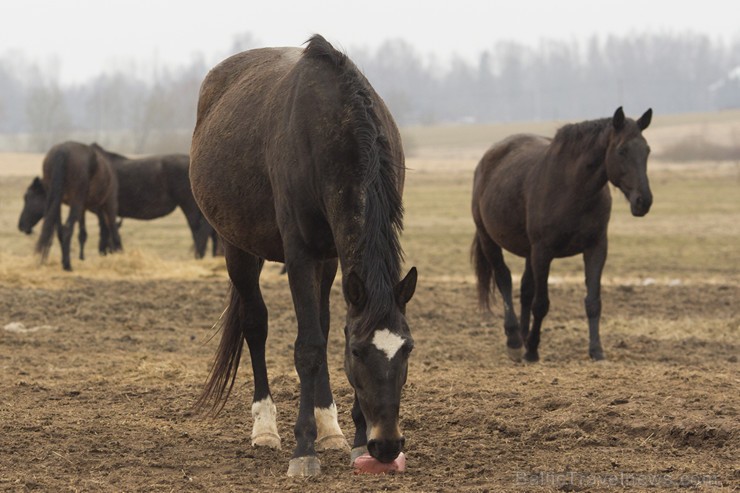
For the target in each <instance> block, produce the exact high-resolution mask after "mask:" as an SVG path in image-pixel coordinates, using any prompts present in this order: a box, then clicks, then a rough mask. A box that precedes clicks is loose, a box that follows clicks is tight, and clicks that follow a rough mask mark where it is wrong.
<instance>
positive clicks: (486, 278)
mask: <svg viewBox="0 0 740 493" xmlns="http://www.w3.org/2000/svg"><path fill="white" fill-rule="evenodd" d="M481 234H486V233H485V232H483V233H481V231H480V230H478V229H476V231H475V237H474V238H473V245H472V247H471V248H470V260H471V261H472V262H473V267H474V269H475V277H476V278H477V279H478V306H480V308H481V310H487V311H491V305H490V300H491V298H492V297H493V294H494V293H495V290H493V289H492V287H493V284H492V283H493V266H492V265H491V264H490V263H489V262H488V259H487V258H486V255H485V253H484V252H483V244H482V239H481V236H480V235H481Z"/></svg>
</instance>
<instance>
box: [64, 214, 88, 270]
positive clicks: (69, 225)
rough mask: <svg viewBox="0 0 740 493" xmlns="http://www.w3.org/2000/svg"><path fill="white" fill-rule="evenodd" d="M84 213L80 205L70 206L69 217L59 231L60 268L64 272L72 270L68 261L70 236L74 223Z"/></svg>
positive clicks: (72, 232)
mask: <svg viewBox="0 0 740 493" xmlns="http://www.w3.org/2000/svg"><path fill="white" fill-rule="evenodd" d="M82 212H84V209H83V208H82V206H80V205H72V206H70V208H69V216H68V217H67V221H66V222H65V223H64V226H62V228H61V231H60V240H61V242H62V267H63V268H64V270H66V271H71V270H72V262H71V261H70V258H69V257H70V243H71V242H72V235H73V234H74V228H75V223H76V222H78V221H79V218H80V214H81V213H82Z"/></svg>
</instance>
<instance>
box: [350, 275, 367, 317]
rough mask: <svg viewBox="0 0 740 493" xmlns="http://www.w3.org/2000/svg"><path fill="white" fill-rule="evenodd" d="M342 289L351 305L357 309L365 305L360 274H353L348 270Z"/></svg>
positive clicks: (365, 297)
mask: <svg viewBox="0 0 740 493" xmlns="http://www.w3.org/2000/svg"><path fill="white" fill-rule="evenodd" d="M344 291H345V296H346V297H347V301H349V303H350V304H351V305H352V306H354V307H355V308H357V309H358V310H362V309H363V308H364V307H365V302H366V301H367V294H366V293H365V283H363V282H362V279H360V276H358V275H357V274H355V272H354V271H353V272H350V273H349V275H348V276H347V282H346V283H345V288H344Z"/></svg>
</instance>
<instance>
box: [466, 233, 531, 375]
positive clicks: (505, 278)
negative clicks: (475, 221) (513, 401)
mask: <svg viewBox="0 0 740 493" xmlns="http://www.w3.org/2000/svg"><path fill="white" fill-rule="evenodd" d="M476 237H477V242H478V243H477V245H475V248H479V249H480V251H479V252H475V255H476V256H477V257H478V258H477V260H476V262H481V261H483V260H484V259H481V258H480V253H482V254H483V256H484V257H485V261H487V263H488V265H489V266H490V267H491V268H492V269H493V277H494V282H495V283H496V287H497V288H498V290H499V292H500V293H501V297H502V298H503V302H504V333H505V334H506V352H507V354H508V355H509V358H511V359H512V361H515V362H519V361H521V360H522V354H523V353H524V349H523V348H524V340H523V339H522V332H521V330H520V327H519V321H518V320H517V316H516V313H515V311H514V303H513V298H512V282H511V270H509V267H508V266H507V265H506V262H505V261H504V255H503V251H502V249H501V247H500V246H499V245H498V244H497V243H496V242H494V241H493V240H492V239H491V238H490V237H489V236H488V235H487V234H486V233H485V231H482V230H481V229H478V232H477V233H476Z"/></svg>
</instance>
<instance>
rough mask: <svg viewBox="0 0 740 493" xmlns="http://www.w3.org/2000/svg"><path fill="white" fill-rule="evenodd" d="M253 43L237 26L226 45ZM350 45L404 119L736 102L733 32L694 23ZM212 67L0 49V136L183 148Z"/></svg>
mask: <svg viewBox="0 0 740 493" xmlns="http://www.w3.org/2000/svg"><path fill="white" fill-rule="evenodd" d="M257 45H258V43H257V42H256V41H255V39H254V38H253V37H252V36H251V35H250V34H249V33H245V34H243V35H241V36H238V37H237V38H235V39H234V44H233V46H232V47H231V52H232V53H235V52H238V51H242V50H243V49H248V48H251V47H254V46H257ZM349 55H350V56H351V57H352V59H353V60H354V61H355V62H356V63H357V65H358V66H359V67H360V68H361V69H362V70H363V72H364V73H365V74H366V76H367V77H368V79H369V80H370V81H371V82H372V84H373V86H374V87H375V89H376V90H377V91H378V92H379V93H380V95H381V96H382V97H383V98H384V99H385V100H386V102H387V103H388V105H389V106H390V108H391V111H392V112H393V114H394V116H395V118H396V119H397V121H398V122H399V123H400V124H401V125H424V124H437V123H449V122H457V123H491V122H506V121H517V120H519V121H528V120H552V119H558V120H569V119H584V118H594V117H598V116H603V115H607V114H609V113H610V112H611V111H613V109H614V107H616V106H618V105H622V104H623V105H625V107H626V109H627V110H628V112H633V113H636V112H640V111H643V110H644V109H645V108H647V107H652V108H654V109H655V111H656V112H658V113H659V114H667V113H680V112H691V111H709V110H715V109H724V108H729V107H740V69H738V67H740V40H735V41H732V42H724V41H715V40H712V39H710V38H709V37H708V36H705V35H699V34H694V33H681V34H670V33H663V34H633V35H629V36H623V37H616V36H610V37H606V38H598V37H593V38H592V39H590V40H589V41H587V42H585V43H578V42H575V41H557V40H549V41H548V40H543V41H541V42H540V43H539V44H538V45H537V46H536V47H532V46H529V45H525V44H521V43H515V42H511V41H499V42H496V43H495V44H493V45H492V48H491V49H489V50H486V51H484V52H482V53H480V55H479V57H478V59H477V60H475V61H471V60H466V59H463V58H461V57H456V58H454V59H452V60H451V61H450V62H449V63H445V64H444V65H443V64H442V63H441V62H440V61H439V60H436V59H435V58H434V57H433V56H431V55H425V54H422V53H419V51H418V50H417V49H415V48H414V47H412V46H411V45H410V44H409V43H408V42H406V41H404V40H402V39H392V40H387V41H385V42H383V43H382V44H380V45H379V46H378V47H377V48H374V49H367V48H352V49H350V50H349ZM209 68H210V67H209V66H208V64H206V63H205V61H204V59H203V58H202V57H201V58H196V59H195V60H194V61H193V62H192V63H191V64H189V65H188V66H184V67H177V68H170V67H165V68H159V69H158V70H156V71H155V72H156V73H155V75H154V76H148V77H142V76H141V75H140V74H134V73H131V72H127V71H126V70H123V69H122V70H119V71H117V72H113V73H102V74H101V75H99V76H97V77H94V78H92V79H90V80H88V81H86V82H84V83H82V84H78V85H74V86H62V85H61V84H60V83H59V81H58V80H57V78H56V77H54V76H53V73H54V67H38V66H35V65H29V64H27V63H25V62H24V60H23V59H22V57H19V55H18V54H13V55H3V54H0V148H2V149H4V150H34V151H44V150H46V149H48V148H49V147H50V146H51V145H52V144H53V143H55V142H57V141H59V140H63V139H66V138H73V137H76V138H80V139H83V140H90V141H92V140H97V141H99V142H101V143H103V144H106V145H109V146H113V147H114V148H116V149H120V150H121V151H125V152H134V153H147V152H172V151H173V150H185V151H186V150H187V148H188V146H189V139H190V133H191V131H192V128H193V126H194V123H195V109H196V104H197V98H198V89H199V86H200V83H201V81H202V80H203V77H204V76H205V74H206V72H207V71H208V69H209ZM733 74H734V75H733ZM10 148H12V149H10Z"/></svg>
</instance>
